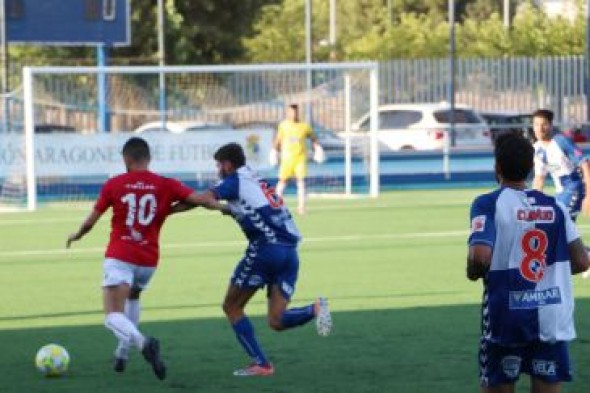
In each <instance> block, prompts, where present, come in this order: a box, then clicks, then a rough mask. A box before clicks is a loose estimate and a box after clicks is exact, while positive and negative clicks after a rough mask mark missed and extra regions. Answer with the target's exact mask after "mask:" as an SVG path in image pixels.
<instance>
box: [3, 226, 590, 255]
mask: <svg viewBox="0 0 590 393" xmlns="http://www.w3.org/2000/svg"><path fill="white" fill-rule="evenodd" d="M578 229H580V232H588V231H587V229H590V225H579V226H578ZM582 229H586V231H583V230H582ZM468 235H469V231H467V230H458V231H441V232H413V233H412V232H410V233H367V234H351V235H335V236H319V237H304V238H303V243H330V242H336V243H341V242H350V241H371V240H388V239H390V240H398V239H423V238H445V237H464V238H467V236H468ZM238 246H240V247H245V246H246V241H245V240H217V241H207V242H200V241H195V242H191V243H162V244H161V248H162V249H163V250H166V249H172V250H176V249H182V248H189V249H190V248H215V247H219V248H223V247H238ZM104 250H105V248H104V247H87V248H72V249H66V248H65V247H64V248H53V249H44V250H14V251H0V258H4V257H28V256H35V255H63V254H88V253H102V252H104Z"/></svg>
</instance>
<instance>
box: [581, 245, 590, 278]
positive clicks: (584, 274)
mask: <svg viewBox="0 0 590 393" xmlns="http://www.w3.org/2000/svg"><path fill="white" fill-rule="evenodd" d="M586 252H587V253H588V255H590V248H588V247H586ZM588 277H590V269H588V270H586V271H585V272H584V273H582V278H588Z"/></svg>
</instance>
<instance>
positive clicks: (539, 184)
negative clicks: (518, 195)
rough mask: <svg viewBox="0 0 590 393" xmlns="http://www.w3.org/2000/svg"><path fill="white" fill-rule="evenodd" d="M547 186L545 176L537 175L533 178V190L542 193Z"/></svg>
mask: <svg viewBox="0 0 590 393" xmlns="http://www.w3.org/2000/svg"><path fill="white" fill-rule="evenodd" d="M544 186H545V176H543V175H535V177H534V178H533V189H535V190H539V191H542V190H543V187H544Z"/></svg>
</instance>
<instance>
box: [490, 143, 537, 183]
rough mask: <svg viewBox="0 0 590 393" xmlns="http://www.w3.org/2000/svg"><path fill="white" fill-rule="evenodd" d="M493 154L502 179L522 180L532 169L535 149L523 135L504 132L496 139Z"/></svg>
mask: <svg viewBox="0 0 590 393" xmlns="http://www.w3.org/2000/svg"><path fill="white" fill-rule="evenodd" d="M494 156H495V157H496V165H498V167H499V169H500V172H501V175H502V177H503V178H504V179H506V180H511V181H522V180H525V179H526V178H527V176H528V175H529V173H530V172H531V170H532V169H533V165H534V164H533V160H534V157H535V149H534V148H533V145H532V144H531V142H529V140H528V139H526V138H525V137H524V136H522V135H520V134H516V133H505V134H500V135H499V136H498V138H497V139H496V146H495V148H494Z"/></svg>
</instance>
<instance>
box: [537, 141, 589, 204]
mask: <svg viewBox="0 0 590 393" xmlns="http://www.w3.org/2000/svg"><path fill="white" fill-rule="evenodd" d="M533 146H534V148H535V175H536V176H539V175H540V176H543V177H544V176H546V175H547V174H550V175H551V178H552V179H553V183H554V184H555V190H556V192H558V193H560V192H562V191H564V189H565V190H574V189H583V182H582V180H583V177H582V173H581V169H580V162H581V161H582V160H584V159H585V157H584V153H583V152H582V150H580V149H579V148H578V147H577V146H576V145H575V144H574V142H573V141H571V140H570V139H569V138H567V137H565V136H564V135H561V134H557V135H555V136H554V137H553V138H552V139H551V141H550V142H549V143H548V144H544V143H543V142H541V141H537V142H535V143H534V145H533Z"/></svg>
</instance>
